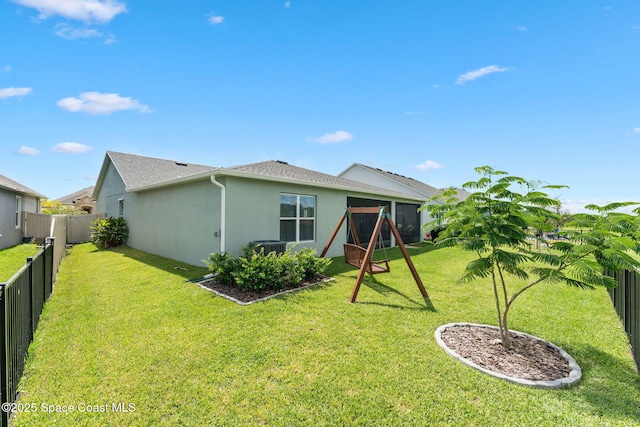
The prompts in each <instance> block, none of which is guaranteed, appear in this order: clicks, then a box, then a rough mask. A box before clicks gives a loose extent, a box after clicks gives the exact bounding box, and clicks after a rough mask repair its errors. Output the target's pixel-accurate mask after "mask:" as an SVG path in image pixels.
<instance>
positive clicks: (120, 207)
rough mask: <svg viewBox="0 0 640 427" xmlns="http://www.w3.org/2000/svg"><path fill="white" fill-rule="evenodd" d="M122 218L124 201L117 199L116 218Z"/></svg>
mask: <svg viewBox="0 0 640 427" xmlns="http://www.w3.org/2000/svg"><path fill="white" fill-rule="evenodd" d="M123 217H124V199H118V218H123Z"/></svg>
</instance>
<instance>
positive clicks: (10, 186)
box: [0, 175, 46, 199]
mask: <svg viewBox="0 0 640 427" xmlns="http://www.w3.org/2000/svg"><path fill="white" fill-rule="evenodd" d="M0 188H5V189H7V190H11V191H14V192H16V193H21V194H25V195H27V196H33V197H40V198H43V199H44V198H45V197H46V196H44V195H42V194H40V193H38V192H37V191H35V190H32V189H31V188H29V187H27V186H26V185H22V184H20V183H19V182H17V181H14V180H12V179H10V178H7V177H6V176H4V175H0Z"/></svg>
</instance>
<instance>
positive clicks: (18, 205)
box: [16, 196, 22, 230]
mask: <svg viewBox="0 0 640 427" xmlns="http://www.w3.org/2000/svg"><path fill="white" fill-rule="evenodd" d="M21 223H22V197H20V196H16V230H19V229H20V226H21V225H22V224H21Z"/></svg>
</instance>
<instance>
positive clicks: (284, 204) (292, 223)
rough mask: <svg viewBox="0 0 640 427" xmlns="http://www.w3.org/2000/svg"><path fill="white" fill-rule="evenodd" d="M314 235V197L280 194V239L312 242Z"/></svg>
mask: <svg viewBox="0 0 640 427" xmlns="http://www.w3.org/2000/svg"><path fill="white" fill-rule="evenodd" d="M315 237H316V197H315V196H306V195H298V194H280V240H281V241H283V242H312V241H314V240H315Z"/></svg>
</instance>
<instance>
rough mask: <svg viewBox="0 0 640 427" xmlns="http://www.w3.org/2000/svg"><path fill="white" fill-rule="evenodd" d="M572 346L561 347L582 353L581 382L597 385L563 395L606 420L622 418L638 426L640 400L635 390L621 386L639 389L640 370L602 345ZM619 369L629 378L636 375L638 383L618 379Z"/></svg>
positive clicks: (621, 420)
mask: <svg viewBox="0 0 640 427" xmlns="http://www.w3.org/2000/svg"><path fill="white" fill-rule="evenodd" d="M561 346H562V345H561ZM573 347H574V348H573V349H572V346H571V345H570V344H567V345H566V346H563V347H562V348H564V349H565V350H566V351H567V352H569V354H572V353H574V354H573V355H581V356H582V357H580V359H581V360H580V361H579V362H578V363H579V364H580V367H581V369H582V381H595V382H597V383H598V384H597V386H589V387H581V390H580V392H579V393H567V394H565V395H564V396H565V397H566V398H567V399H568V400H573V401H575V402H576V405H581V406H587V407H588V408H585V409H586V410H588V411H590V412H592V413H596V414H598V415H600V416H601V417H602V418H603V419H615V420H620V422H621V423H622V424H623V425H632V424H634V425H635V423H637V422H638V419H639V418H640V402H638V401H637V400H636V399H635V398H634V396H632V394H633V393H625V392H624V390H622V389H624V388H628V387H632V388H634V389H636V390H637V389H638V387H640V377H639V376H638V374H637V372H636V371H635V370H634V369H633V368H632V367H630V366H629V365H628V364H625V363H624V362H623V361H622V360H621V359H619V358H617V357H615V356H613V355H611V354H609V353H606V352H605V351H603V350H602V349H600V348H597V347H594V346H591V345H577V346H573ZM616 372H621V373H623V375H624V376H625V377H626V378H628V377H629V376H635V378H636V380H635V384H632V385H630V384H625V383H624V381H621V380H620V379H619V378H617V375H619V374H616ZM621 377H622V375H621ZM577 387H580V385H578V386H577ZM568 391H571V389H568ZM627 423H628V424H627Z"/></svg>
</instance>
